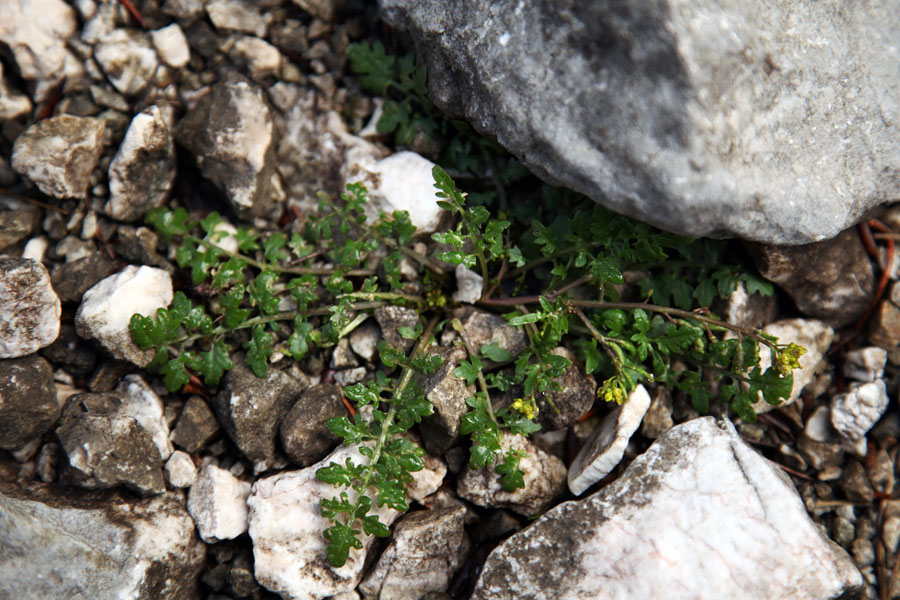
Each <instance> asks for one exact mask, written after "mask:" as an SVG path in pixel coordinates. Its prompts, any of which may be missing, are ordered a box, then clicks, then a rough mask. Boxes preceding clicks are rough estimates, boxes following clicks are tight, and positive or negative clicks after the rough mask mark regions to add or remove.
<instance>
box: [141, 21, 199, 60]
mask: <svg viewBox="0 0 900 600" xmlns="http://www.w3.org/2000/svg"><path fill="white" fill-rule="evenodd" d="M150 39H151V40H153V47H154V48H156V53H157V54H159V57H160V58H161V59H162V61H163V62H164V63H166V64H167V65H169V66H170V67H173V68H175V69H180V68H181V67H183V66H184V65H186V64H188V62H190V60H191V49H190V47H189V46H188V42H187V38H186V37H184V32H183V31H181V27H179V26H178V23H172V24H171V25H169V26H168V27H163V28H162V29H157V30H156V31H151V32H150Z"/></svg>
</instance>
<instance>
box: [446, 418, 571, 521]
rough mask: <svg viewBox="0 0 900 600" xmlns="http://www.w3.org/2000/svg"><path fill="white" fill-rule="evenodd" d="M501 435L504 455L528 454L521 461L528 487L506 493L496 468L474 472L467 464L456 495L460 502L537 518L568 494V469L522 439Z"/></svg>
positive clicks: (506, 433)
mask: <svg viewBox="0 0 900 600" xmlns="http://www.w3.org/2000/svg"><path fill="white" fill-rule="evenodd" d="M501 435H502V439H501V441H500V446H501V447H502V448H503V450H504V451H507V450H518V451H520V452H524V453H525V456H524V457H523V458H522V459H521V460H519V468H520V469H521V470H522V472H523V473H524V480H525V487H524V488H518V489H516V490H515V491H512V492H507V491H506V490H504V489H503V485H502V484H501V482H500V480H501V479H502V477H501V475H500V474H499V473H497V470H496V468H495V467H494V466H488V467H483V468H481V469H472V468H471V467H470V466H469V465H468V464H467V465H466V468H465V470H464V471H463V472H462V474H461V475H460V477H459V479H458V480H457V484H456V493H457V494H458V495H459V497H460V498H462V499H464V500H468V501H469V502H471V503H473V504H477V505H478V506H483V507H485V508H509V509H510V510H514V511H516V512H517V513H519V514H520V515H524V516H526V517H532V516H535V515H538V514H540V513H541V512H543V511H544V510H546V509H547V508H549V507H550V505H551V504H552V503H553V500H555V499H556V498H558V497H559V496H561V495H562V494H563V493H564V492H565V487H566V467H565V465H564V464H563V462H562V461H561V460H560V459H558V458H557V457H555V456H552V455H550V454H547V453H546V452H544V451H543V450H541V449H540V448H538V447H537V446H535V445H534V444H532V443H531V442H530V441H528V440H527V439H526V438H525V437H523V436H521V435H516V434H512V433H508V432H505V431H504V432H503V433H502V434H501Z"/></svg>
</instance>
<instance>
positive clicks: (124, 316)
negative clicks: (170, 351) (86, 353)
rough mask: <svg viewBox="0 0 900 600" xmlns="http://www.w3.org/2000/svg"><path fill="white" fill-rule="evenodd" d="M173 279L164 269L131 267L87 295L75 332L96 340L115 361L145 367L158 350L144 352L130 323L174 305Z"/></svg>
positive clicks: (76, 318)
mask: <svg viewBox="0 0 900 600" xmlns="http://www.w3.org/2000/svg"><path fill="white" fill-rule="evenodd" d="M172 296H173V291H172V278H171V277H170V276H169V274H168V273H166V272H165V271H163V270H162V269H157V268H154V267H136V266H134V265H129V266H127V267H125V268H124V269H122V270H121V271H119V272H118V273H116V274H115V275H110V276H109V277H107V278H106V279H103V280H102V281H100V283H97V284H96V285H94V286H93V287H91V289H89V290H88V291H87V292H85V293H84V296H83V297H82V299H81V305H80V306H79V307H78V312H77V313H76V314H75V329H76V331H78V335H80V336H81V337H83V338H86V339H94V340H97V341H98V342H99V343H100V345H101V346H103V347H104V348H105V349H106V350H107V351H108V352H109V353H110V354H112V355H113V357H114V358H117V359H120V360H127V361H130V362H132V363H134V364H136V365H137V366H139V367H146V366H147V365H148V364H150V361H151V360H153V356H154V355H155V351H154V350H153V349H150V350H141V349H140V348H138V346H137V344H135V343H134V341H133V340H132V339H131V331H130V330H129V329H128V324H129V323H130V322H131V317H132V316H133V315H135V314H141V315H144V316H153V315H156V311H157V310H158V309H160V308H166V307H167V306H169V303H170V302H172Z"/></svg>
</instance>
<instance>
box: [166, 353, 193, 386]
mask: <svg viewBox="0 0 900 600" xmlns="http://www.w3.org/2000/svg"><path fill="white" fill-rule="evenodd" d="M189 358H190V355H189V354H187V353H183V354H181V355H180V356H178V357H176V358H173V359H171V360H170V361H169V362H167V363H166V364H165V365H163V367H162V368H161V369H160V370H159V372H160V374H162V376H163V384H164V385H165V386H166V389H167V390H169V391H170V392H176V391H178V390H180V389H181V388H183V387H184V386H186V385H187V383H188V382H189V381H190V380H191V374H190V373H188V370H187V368H186V366H185V365H186V363H187V361H188V359H189Z"/></svg>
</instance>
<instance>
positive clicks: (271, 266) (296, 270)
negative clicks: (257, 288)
mask: <svg viewBox="0 0 900 600" xmlns="http://www.w3.org/2000/svg"><path fill="white" fill-rule="evenodd" d="M184 238H185V239H186V240H189V241H191V242H195V243H197V244H200V245H201V246H204V247H206V248H212V249H213V250H218V251H219V252H221V253H222V254H224V255H225V256H227V257H229V258H236V259H238V260H242V261H244V262H245V263H247V264H248V265H251V266H254V267H256V268H257V269H259V270H260V271H275V272H277V273H289V274H291V275H332V274H334V273H335V271H336V269H334V268H317V267H282V266H281V265H278V264H275V263H267V262H262V261H259V260H256V259H254V258H250V257H249V256H246V255H244V254H238V253H237V252H231V251H230V250H226V249H224V248H221V247H219V246H217V245H215V244H213V243H212V242H209V241H207V240H204V239H201V238H198V237H196V236H193V235H185V236H184ZM374 274H375V269H351V270H349V271H347V272H346V273H344V275H345V276H347V277H365V276H368V275H374Z"/></svg>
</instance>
